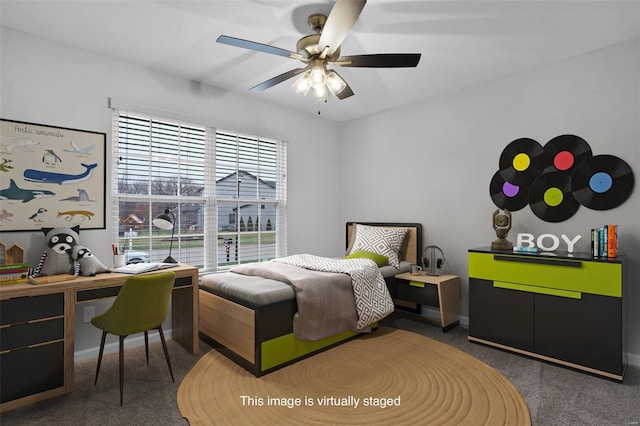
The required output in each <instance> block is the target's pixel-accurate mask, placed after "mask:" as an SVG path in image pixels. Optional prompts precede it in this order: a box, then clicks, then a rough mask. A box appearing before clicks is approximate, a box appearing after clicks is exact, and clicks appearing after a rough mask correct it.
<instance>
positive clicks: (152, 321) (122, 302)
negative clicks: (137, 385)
mask: <svg viewBox="0 0 640 426" xmlns="http://www.w3.org/2000/svg"><path fill="white" fill-rule="evenodd" d="M175 278H176V274H175V272H172V271H167V272H160V273H157V274H150V275H134V276H131V277H129V278H128V279H127V281H126V282H125V283H124V285H123V286H122V288H121V289H120V292H119V293H118V296H117V297H116V300H115V301H114V302H113V305H111V307H110V308H109V309H108V310H107V311H106V312H105V313H103V314H101V315H97V316H95V317H93V319H91V324H93V325H94V326H96V327H98V328H99V329H101V330H102V341H101V342H100V354H99V355H98V368H97V369H96V380H95V382H94V385H95V384H98V373H100V364H101V363H102V352H103V350H104V342H105V339H106V337H107V333H111V334H114V335H116V336H119V337H120V361H119V368H120V405H122V389H123V381H124V339H125V337H127V336H129V335H130V334H135V333H140V332H143V331H144V345H145V350H146V354H147V365H149V335H148V331H149V330H158V333H160V340H162V348H163V349H164V356H165V358H166V359H167V365H168V366H169V373H171V380H172V381H173V382H174V383H175V380H174V378H173V370H172V369H171V360H170V359H169V351H168V350H167V342H166V341H165V340H164V333H162V323H163V322H164V320H165V318H166V316H167V311H168V310H169V301H170V299H171V291H172V290H173V283H174V281H175Z"/></svg>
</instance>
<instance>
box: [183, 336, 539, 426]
mask: <svg viewBox="0 0 640 426" xmlns="http://www.w3.org/2000/svg"><path fill="white" fill-rule="evenodd" d="M178 408H179V409H180V412H181V413H182V415H183V416H184V417H185V418H186V419H187V420H189V423H190V425H192V426H193V425H248V424H253V425H276V424H277V425H316V424H317V425H326V424H341V425H364V424H366V425H418V424H420V425H509V426H512V425H530V424H531V418H530V415H529V410H528V408H527V405H526V403H525V401H524V399H523V398H522V396H521V395H520V393H519V392H518V391H517V390H516V389H515V387H514V386H513V385H512V384H511V382H509V381H508V380H507V379H506V378H505V377H504V376H503V375H502V374H500V373H499V372H497V371H496V370H495V369H493V368H492V367H489V366H488V365H486V364H484V363H483V362H481V361H479V360H478V359H476V358H474V357H472V356H470V355H468V354H466V353H464V352H462V351H460V350H458V349H455V348H453V347H451V346H448V345H446V344H443V343H440V342H438V341H435V340H433V339H429V338H427V337H424V336H421V335H419V334H415V333H411V332H408V331H404V330H397V329H392V328H385V327H380V328H379V329H378V330H377V331H376V332H374V333H372V334H370V335H366V336H362V337H359V338H357V339H355V340H352V341H349V342H347V343H344V344H342V345H340V346H337V347H335V348H332V349H329V350H327V351H325V352H322V353H319V354H317V355H314V356H312V357H310V358H307V359H305V360H302V361H299V362H297V363H295V364H293V365H290V366H287V367H285V368H282V369H280V370H277V371H275V372H273V373H270V374H267V375H265V376H263V377H259V378H256V377H254V376H253V375H252V374H250V373H248V372H247V371H245V370H244V369H242V368H241V367H239V366H238V365H236V364H235V363H233V362H232V361H230V360H229V359H227V358H226V357H225V356H223V355H222V354H220V353H219V352H217V351H216V350H212V351H211V352H209V353H207V354H206V355H204V356H203V357H202V358H201V359H200V360H199V361H198V362H197V364H196V365H195V366H194V368H193V369H192V370H191V371H190V372H189V373H188V374H187V376H186V377H185V379H184V381H183V382H182V383H181V384H180V388H179V389H178Z"/></svg>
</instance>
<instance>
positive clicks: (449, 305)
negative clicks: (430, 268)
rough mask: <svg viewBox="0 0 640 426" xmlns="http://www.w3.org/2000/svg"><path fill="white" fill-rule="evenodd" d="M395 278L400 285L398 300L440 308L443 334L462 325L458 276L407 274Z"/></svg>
mask: <svg viewBox="0 0 640 426" xmlns="http://www.w3.org/2000/svg"><path fill="white" fill-rule="evenodd" d="M395 278H396V281H397V283H398V299H402V300H407V301H411V302H414V303H418V304H425V305H431V306H437V307H439V308H440V325H441V326H442V331H443V332H447V331H449V330H450V329H452V328H453V327H455V326H456V325H458V324H460V278H459V277H458V276H457V275H427V274H425V273H420V274H412V273H410V272H405V273H403V274H398V275H396V276H395ZM434 290H435V292H434ZM434 296H436V297H434Z"/></svg>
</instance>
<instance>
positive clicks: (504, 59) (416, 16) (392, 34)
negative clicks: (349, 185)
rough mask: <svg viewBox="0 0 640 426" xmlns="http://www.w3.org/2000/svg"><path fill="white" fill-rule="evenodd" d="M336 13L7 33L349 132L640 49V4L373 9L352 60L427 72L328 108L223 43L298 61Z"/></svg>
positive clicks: (75, 10) (265, 58)
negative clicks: (632, 46) (624, 46)
mask: <svg viewBox="0 0 640 426" xmlns="http://www.w3.org/2000/svg"><path fill="white" fill-rule="evenodd" d="M332 3H333V1H329V0H320V1H318V0H315V3H311V2H304V1H276V0H233V1H220V0H200V1H189V0H181V1H151V0H138V1H123V0H112V1H99V0H83V1H79V0H75V1H59V0H41V1H26V0H20V1H19V0H0V22H1V24H2V26H5V27H9V28H13V29H16V30H20V31H23V32H26V33H30V34H34V35H37V36H40V37H44V38H47V39H51V40H54V41H57V42H60V43H63V44H67V45H70V46H74V47H77V48H80V49H84V50H87V51H91V52H95V53H98V54H101V55H106V56H109V57H113V58H117V59H120V60H124V61H127V62H131V63H136V64H140V65H142V66H145V67H148V68H151V69H155V70H159V71H163V72H167V73H169V74H173V75H177V76H181V77H184V78H187V79H190V80H193V81H197V82H201V83H204V84H209V85H212V86H216V87H218V88H222V89H224V90H228V91H231V92H240V93H245V94H246V95H247V96H250V97H255V98H256V99H262V100H265V101H268V102H273V103H276V104H280V105H284V106H288V107H291V108H294V109H296V110H299V111H305V112H308V113H310V114H317V113H318V111H320V112H321V114H322V116H324V117H325V118H329V119H331V120H335V121H347V120H351V119H354V118H358V117H362V116H365V115H368V114H372V113H375V112H378V111H383V110H386V109H390V108H394V107H398V106H401V105H405V104H409V103H412V102H416V101H420V100H422V99H425V98H428V97H431V96H434V95H438V94H441V93H445V92H449V91H453V90H457V89H460V88H463V87H466V86H470V85H474V84H477V83H481V82H483V81H487V80H491V79H495V78H498V77H501V76H505V75H509V74H513V73H517V72H520V71H524V70H527V69H531V68H533V67H537V66H540V65H543V64H546V63H550V62H554V61H558V60H562V59H564V58H568V57H572V56H575V55H579V54H581V53H584V52H588V51H591V50H595V49H599V48H602V47H605V46H609V45H612V44H615V43H619V42H622V41H626V40H630V39H634V38H638V37H640V1H577V0H565V1H550V0H547V1H530V0H503V1H484V0H472V1H456V0H448V1H398V0H369V1H368V3H367V5H366V6H365V8H364V10H363V12H362V14H361V15H360V18H359V19H358V21H357V22H356V24H355V25H354V27H353V28H352V30H351V32H350V33H349V35H348V36H347V38H346V40H345V41H344V42H343V44H342V48H341V50H342V54H343V55H357V54H372V53H414V52H417V53H422V58H421V60H420V63H419V65H418V67H417V68H397V69H367V68H341V69H340V74H341V75H342V77H343V78H344V79H345V80H347V82H348V83H349V85H350V86H351V88H352V90H353V91H354V92H355V96H352V97H350V98H347V99H345V100H342V101H341V100H338V99H337V98H335V97H330V98H329V100H328V102H327V103H326V104H322V103H318V102H316V101H314V100H313V99H312V98H311V97H310V96H307V97H302V96H300V95H297V94H296V93H295V91H294V90H293V88H292V87H291V83H292V82H293V81H294V80H295V79H291V80H289V81H286V82H284V83H281V84H279V85H277V86H275V87H272V88H270V89H268V90H266V91H264V92H249V91H248V89H249V88H250V87H252V86H254V85H256V84H258V83H261V82H262V81H265V80H267V79H269V78H271V77H274V76H276V75H278V74H281V73H283V72H286V71H288V70H291V69H293V68H299V67H300V66H301V63H300V62H298V61H296V60H293V59H289V58H284V57H279V56H273V55H268V54H264V53H259V52H253V51H249V50H245V49H240V48H237V47H231V46H227V45H223V44H219V43H216V42H215V40H216V38H217V37H218V36H219V35H221V34H225V35H230V36H234V37H238V38H242V39H247V40H251V41H257V42H260V43H264V44H270V45H274V46H277V47H281V48H283V49H286V50H291V51H295V50H296V48H295V45H296V41H297V40H298V39H299V38H300V37H301V36H302V35H304V34H310V33H312V31H311V30H310V29H309V27H308V26H307V22H306V21H307V16H308V15H310V14H311V13H315V12H325V13H328V12H329V11H330V9H331V5H332Z"/></svg>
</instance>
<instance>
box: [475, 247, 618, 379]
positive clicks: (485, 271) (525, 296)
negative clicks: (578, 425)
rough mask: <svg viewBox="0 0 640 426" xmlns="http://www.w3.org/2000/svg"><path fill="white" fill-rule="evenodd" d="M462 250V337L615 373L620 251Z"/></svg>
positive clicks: (580, 367)
mask: <svg viewBox="0 0 640 426" xmlns="http://www.w3.org/2000/svg"><path fill="white" fill-rule="evenodd" d="M468 255H469V340H470V341H472V342H476V343H482V344H485V345H489V346H494V347H497V348H501V349H505V350H509V351H513V352H516V353H520V354H522V355H527V356H531V357H534V358H539V359H541V360H544V361H549V362H553V363H557V364H560V365H563V366H566V367H570V368H574V369H577V370H581V371H584V372H588V373H591V374H595V375H598V376H602V377H605V378H608V379H612V380H617V381H622V380H623V378H624V370H625V367H626V359H625V356H626V326H625V305H626V300H625V286H626V283H625V279H624V263H625V258H624V256H620V257H618V258H616V259H594V258H593V257H591V256H590V255H589V254H586V253H573V254H569V253H555V252H554V253H539V254H531V253H526V254H525V253H522V254H521V253H513V252H504V251H492V250H491V249H490V248H488V247H482V248H477V249H471V250H469V252H468Z"/></svg>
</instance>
